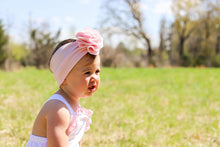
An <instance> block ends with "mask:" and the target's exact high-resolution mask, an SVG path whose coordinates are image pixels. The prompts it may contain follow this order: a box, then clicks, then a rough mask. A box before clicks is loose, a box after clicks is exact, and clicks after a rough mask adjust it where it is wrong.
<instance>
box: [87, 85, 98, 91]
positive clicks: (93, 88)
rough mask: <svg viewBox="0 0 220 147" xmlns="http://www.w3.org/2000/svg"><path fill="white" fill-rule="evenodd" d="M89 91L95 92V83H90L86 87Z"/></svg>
mask: <svg viewBox="0 0 220 147" xmlns="http://www.w3.org/2000/svg"><path fill="white" fill-rule="evenodd" d="M88 89H89V90H90V91H91V92H95V90H96V85H91V86H89V88H88Z"/></svg>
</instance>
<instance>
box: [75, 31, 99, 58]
mask: <svg viewBox="0 0 220 147" xmlns="http://www.w3.org/2000/svg"><path fill="white" fill-rule="evenodd" d="M76 38H77V43H78V45H79V47H80V48H86V49H87V51H88V52H89V53H90V54H92V55H98V54H99V51H100V49H101V48H102V47H103V38H102V36H101V35H100V34H99V32H98V31H96V30H93V29H90V28H86V29H84V30H83V31H82V32H78V33H77V34H76Z"/></svg>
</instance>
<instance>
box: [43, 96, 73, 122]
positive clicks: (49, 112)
mask: <svg viewBox="0 0 220 147" xmlns="http://www.w3.org/2000/svg"><path fill="white" fill-rule="evenodd" d="M42 109H43V111H44V114H45V117H46V118H47V120H48V119H51V120H53V121H62V120H63V121H67V122H68V123H69V118H70V112H69V110H68V108H67V107H66V105H65V104H64V103H62V102H60V101H58V100H50V101H47V102H46V103H45V104H44V106H43V108H42Z"/></svg>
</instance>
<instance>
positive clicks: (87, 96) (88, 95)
mask: <svg viewBox="0 0 220 147" xmlns="http://www.w3.org/2000/svg"><path fill="white" fill-rule="evenodd" d="M92 95H93V93H89V94H86V95H83V96H81V98H89V97H91V96H92Z"/></svg>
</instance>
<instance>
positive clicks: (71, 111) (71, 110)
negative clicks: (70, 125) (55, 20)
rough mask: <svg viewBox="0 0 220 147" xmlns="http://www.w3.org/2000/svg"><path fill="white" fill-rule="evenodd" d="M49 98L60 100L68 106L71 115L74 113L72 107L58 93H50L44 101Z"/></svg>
mask: <svg viewBox="0 0 220 147" xmlns="http://www.w3.org/2000/svg"><path fill="white" fill-rule="evenodd" d="M50 100H58V101H60V102H62V103H63V104H65V105H66V107H67V108H68V110H69V111H70V114H71V115H74V114H75V112H74V111H73V109H72V107H71V106H70V104H69V103H68V102H67V101H66V99H65V98H64V97H63V96H61V95H60V94H54V95H52V96H51V97H50V98H49V99H48V100H47V101H46V102H48V101H50Z"/></svg>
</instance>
